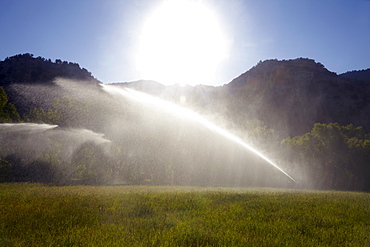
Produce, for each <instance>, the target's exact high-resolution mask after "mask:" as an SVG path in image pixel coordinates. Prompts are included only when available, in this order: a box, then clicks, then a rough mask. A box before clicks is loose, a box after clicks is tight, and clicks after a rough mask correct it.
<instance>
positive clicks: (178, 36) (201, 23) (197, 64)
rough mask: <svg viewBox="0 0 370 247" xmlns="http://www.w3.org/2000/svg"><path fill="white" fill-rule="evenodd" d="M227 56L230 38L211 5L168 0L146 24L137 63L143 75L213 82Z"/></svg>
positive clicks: (164, 79)
mask: <svg viewBox="0 0 370 247" xmlns="http://www.w3.org/2000/svg"><path fill="white" fill-rule="evenodd" d="M226 57H227V40H226V38H225V36H224V34H223V32H222V30H221V28H220V25H219V23H218V21H217V18H216V16H215V15H214V14H213V12H212V11H211V10H210V9H209V8H207V7H206V6H205V5H203V4H202V3H200V2H195V1H186V0H167V1H164V2H163V3H162V4H161V5H160V6H159V7H158V8H157V9H156V10H155V11H154V12H153V14H152V15H151V16H150V17H149V18H148V20H147V22H146V24H145V26H144V28H143V31H142V35H141V40H140V47H139V52H138V56H137V65H138V69H139V71H140V72H141V73H142V77H143V79H152V80H156V81H158V82H160V83H163V84H166V85H169V84H176V83H179V84H190V85H196V84H207V83H211V82H212V79H213V77H214V75H215V72H216V70H217V67H218V65H219V64H220V62H221V61H222V60H223V59H225V58H226Z"/></svg>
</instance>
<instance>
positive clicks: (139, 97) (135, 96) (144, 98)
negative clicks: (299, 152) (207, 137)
mask: <svg viewBox="0 0 370 247" xmlns="http://www.w3.org/2000/svg"><path fill="white" fill-rule="evenodd" d="M101 86H102V87H103V89H104V90H105V91H106V92H108V93H110V94H118V95H120V96H123V97H125V98H130V99H132V100H135V101H138V102H140V103H142V104H146V105H148V106H156V107H158V108H160V109H162V110H166V111H168V112H169V113H170V114H173V115H176V116H178V117H180V118H185V119H188V120H192V121H194V122H196V123H199V124H201V125H202V126H204V127H206V128H208V129H209V130H211V131H213V132H215V133H217V134H219V135H221V136H223V137H224V138H227V139H228V140H230V141H232V142H234V143H236V144H238V145H240V146H242V147H243V148H245V149H247V150H249V151H251V152H252V153H254V154H256V155H257V156H259V157H260V158H262V159H263V160H264V161H266V162H267V163H269V164H270V165H271V166H273V167H275V168H276V169H278V170H279V171H280V172H282V173H283V174H284V175H285V176H287V177H288V178H289V179H291V180H292V181H294V182H295V179H294V178H293V177H291V176H290V175H289V174H288V173H286V172H285V171H284V170H283V169H281V168H280V167H279V166H278V165H276V164H275V163H274V162H272V161H271V160H270V159H269V158H267V157H266V156H265V155H263V154H262V153H260V152H259V151H258V150H256V149H255V148H253V147H251V146H250V145H248V144H247V143H245V142H243V141H242V140H241V139H240V138H238V137H236V136H234V135H233V134H231V133H229V132H228V131H226V130H225V129H222V128H221V127H219V126H216V125H215V124H213V123H211V122H210V121H208V120H207V119H205V118H204V117H202V116H200V115H199V114H197V113H195V112H193V111H191V110H189V109H186V108H183V107H180V106H178V105H176V104H173V103H171V102H168V101H165V100H162V99H159V98H156V97H154V96H151V95H148V94H145V93H142V92H138V91H135V90H132V89H128V88H125V89H122V88H118V87H114V86H111V85H101Z"/></svg>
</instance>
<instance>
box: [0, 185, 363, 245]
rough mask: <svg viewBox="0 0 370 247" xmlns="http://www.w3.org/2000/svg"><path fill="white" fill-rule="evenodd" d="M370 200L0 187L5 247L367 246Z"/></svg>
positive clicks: (288, 193)
mask: <svg viewBox="0 0 370 247" xmlns="http://www.w3.org/2000/svg"><path fill="white" fill-rule="evenodd" d="M369 242H370V194H368V193H357V192H336V191H302V190H283V189H257V188H213V187H171V186H168V187H167V186H163V187H162V186H66V187H61V186H59V187H58V186H45V185H41V184H0V246H368V244H369Z"/></svg>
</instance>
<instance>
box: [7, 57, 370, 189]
mask: <svg viewBox="0 0 370 247" xmlns="http://www.w3.org/2000/svg"><path fill="white" fill-rule="evenodd" d="M4 64H5V65H6V66H5V67H4ZM37 64H38V65H40V67H42V68H43V69H41V70H38V69H37V68H38V66H36V65H37ZM0 65H1V66H3V67H1V66H0V71H3V72H4V71H6V72H4V73H3V74H1V73H0V75H1V76H2V77H0V79H1V80H3V81H1V80H0V84H1V85H4V89H5V91H4V90H2V91H1V90H0V95H1V105H0V106H2V108H1V109H0V110H1V112H0V113H1V115H0V116H1V118H2V119H1V121H2V122H18V121H23V122H28V123H47V124H53V125H58V126H59V127H58V128H60V130H55V131H54V130H50V131H45V132H42V133H41V132H40V133H39V134H37V135H34V134H32V135H29V136H26V135H25V134H24V133H23V134H22V135H17V134H15V133H14V132H12V133H6V131H3V132H0V133H2V134H1V136H0V137H1V138H0V141H2V145H3V147H4V148H3V149H2V150H0V159H1V160H0V171H2V175H1V177H0V181H8V182H12V181H17V182H24V181H32V182H50V183H56V184H66V183H84V184H107V183H125V184H155V185H161V184H162V185H163V184H167V185H168V184H172V185H202V186H207V185H215V186H283V187H284V186H293V185H292V184H291V183H289V182H287V178H286V177H285V176H284V175H282V174H281V173H280V174H279V172H278V171H277V170H274V169H273V168H272V167H271V166H270V165H266V163H264V162H262V161H261V160H258V159H257V158H256V157H255V156H253V155H252V154H251V153H249V152H248V151H246V150H245V149H244V148H241V147H240V146H238V145H236V144H235V143H234V144H232V142H229V141H227V140H226V139H223V138H222V137H220V136H219V135H217V134H216V133H213V132H212V131H210V130H208V129H207V128H205V127H204V126H201V125H199V124H196V123H194V122H192V121H189V120H186V119H181V118H179V117H176V116H175V115H173V114H169V113H168V111H167V110H166V109H158V108H156V107H155V106H152V105H150V104H146V105H145V104H141V103H140V102H136V101H135V100H131V99H130V98H129V97H127V98H125V97H120V96H117V95H110V94H108V93H106V92H105V91H103V90H102V88H101V87H100V86H98V84H97V81H96V80H94V79H93V78H92V77H91V74H90V73H86V71H85V70H83V69H80V67H79V66H78V65H74V64H70V63H68V62H61V61H57V62H55V63H53V62H51V61H49V60H46V59H43V58H33V56H32V55H30V54H23V55H17V56H14V57H11V58H7V59H6V60H5V61H2V62H0ZM23 67H24V68H25V69H21V68H23ZM4 68H6V69H4ZM73 68H75V70H74V69H73ZM49 69H50V71H49ZM4 75H5V76H4ZM55 76H57V77H61V76H65V77H67V78H69V79H55V78H54V77H55ZM4 78H5V79H4ZM15 78H16V79H15ZM71 78H72V79H74V80H71ZM33 80H34V81H33ZM86 80H88V81H86ZM25 82H27V83H25ZM115 87H117V88H120V87H131V88H133V89H137V90H140V91H144V92H146V93H149V94H153V95H156V96H157V97H161V98H163V99H166V100H169V101H172V102H174V103H176V104H180V105H181V106H185V107H189V108H192V109H195V110H196V111H197V112H200V113H201V114H202V115H204V116H206V117H207V118H208V119H210V120H211V121H213V122H215V123H216V124H217V125H219V126H221V127H223V128H225V129H228V130H230V132H232V133H233V134H235V135H237V136H238V137H240V138H241V139H242V140H244V141H246V142H247V143H249V144H251V145H252V146H253V147H255V148H256V149H258V150H259V151H261V152H262V153H264V154H265V155H266V156H268V157H270V158H271V159H273V160H274V161H277V162H278V165H279V166H281V167H282V168H283V169H284V170H286V171H287V172H288V173H289V174H290V175H292V176H293V177H294V178H297V180H298V182H299V186H301V187H303V188H317V189H322V188H325V189H341V190H365V191H370V179H368V178H369V174H370V171H369V165H368V164H370V157H369V155H368V154H369V153H370V151H369V139H370V138H369V130H370V119H369V118H368V116H369V114H370V104H369V103H368V100H367V99H368V98H369V97H370V91H369V88H370V86H369V85H368V83H366V82H364V81H361V82H360V81H358V80H353V79H348V78H346V77H344V76H342V75H340V76H338V75H336V74H335V73H332V72H330V71H328V70H327V69H326V68H325V67H324V66H323V65H322V64H320V63H317V62H315V61H314V60H311V59H302V58H300V59H295V60H286V61H278V60H267V61H263V62H260V63H259V64H258V65H256V66H255V67H253V68H252V69H251V70H249V71H247V72H246V73H244V74H242V75H240V76H239V77H238V78H235V79H234V80H233V81H232V82H230V83H229V84H227V85H224V86H222V87H210V86H201V85H200V86H196V87H190V86H185V87H181V86H169V87H165V86H163V85H160V84H158V83H155V82H151V81H138V82H131V83H118V84H115ZM7 95H8V96H7ZM8 97H9V100H7V98H8ZM9 102H10V103H11V104H9ZM12 104H13V105H12ZM15 107H16V108H15ZM17 110H18V112H19V113H20V115H21V117H19V115H17V113H16V112H17ZM360 126H361V127H360ZM53 131H54V132H53ZM58 131H59V132H58ZM63 131H64V132H63ZM68 131H69V132H68ZM89 131H90V132H89ZM91 131H94V132H91ZM4 133H6V134H4ZM71 133H74V134H73V135H74V136H77V137H78V138H79V139H78V140H77V139H73V138H76V137H73V135H72V134H71ZM77 133H79V134H78V135H77ZM97 133H101V134H104V138H106V140H109V141H110V143H109V144H104V145H102V144H101V141H102V139H101V138H102V137H101V136H100V137H99V135H98V134H97ZM83 135H87V136H89V138H90V139H89V138H87V139H86V138H85V137H83ZM37 138H39V139H37ZM94 138H95V139H94ZM99 138H100V139H99ZM7 140H12V141H7ZM40 140H42V141H40ZM93 140H95V141H93ZM96 140H100V141H96ZM5 143H6V145H5ZM30 143H32V144H33V145H31V146H32V148H30V147H29V146H27V145H30ZM39 143H45V144H44V145H41V144H39ZM74 143H77V144H74ZM21 150H22V151H21ZM30 150H33V151H32V152H31V151H30ZM282 177H284V178H282ZM288 180H289V179H288Z"/></svg>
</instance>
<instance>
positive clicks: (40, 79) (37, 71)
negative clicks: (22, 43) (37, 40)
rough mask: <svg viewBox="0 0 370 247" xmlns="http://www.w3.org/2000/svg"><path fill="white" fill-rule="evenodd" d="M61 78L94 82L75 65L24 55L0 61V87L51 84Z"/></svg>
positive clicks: (87, 73)
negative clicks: (10, 84) (22, 84)
mask: <svg viewBox="0 0 370 247" xmlns="http://www.w3.org/2000/svg"><path fill="white" fill-rule="evenodd" d="M57 77H63V78H70V79H76V80H95V78H94V77H93V76H92V75H91V73H90V72H89V71H87V70H86V69H84V68H80V66H79V65H78V64H77V63H71V62H67V61H62V60H60V59H56V60H55V62H52V61H51V60H50V59H45V58H43V57H36V58H35V57H34V56H33V54H30V53H25V54H19V55H15V56H12V57H7V58H6V59H5V60H4V61H0V85H4V84H9V83H51V82H52V81H53V80H54V79H55V78H57Z"/></svg>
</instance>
